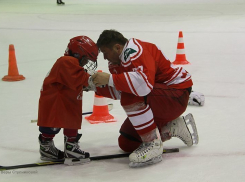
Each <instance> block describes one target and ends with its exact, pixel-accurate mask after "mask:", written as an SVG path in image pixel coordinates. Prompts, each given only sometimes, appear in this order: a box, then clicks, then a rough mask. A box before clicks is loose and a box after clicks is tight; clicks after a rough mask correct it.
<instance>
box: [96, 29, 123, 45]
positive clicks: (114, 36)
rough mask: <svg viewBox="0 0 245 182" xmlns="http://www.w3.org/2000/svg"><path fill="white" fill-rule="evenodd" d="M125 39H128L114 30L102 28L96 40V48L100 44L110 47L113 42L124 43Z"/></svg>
mask: <svg viewBox="0 0 245 182" xmlns="http://www.w3.org/2000/svg"><path fill="white" fill-rule="evenodd" d="M127 41H128V39H126V38H125V37H124V36H123V35H122V34H121V33H120V32H118V31H116V30H104V31H103V32H102V33H101V34H100V37H99V39H98V40H97V46H98V48H101V47H102V46H105V47H108V48H112V47H113V45H115V44H120V45H125V44H126V42H127Z"/></svg>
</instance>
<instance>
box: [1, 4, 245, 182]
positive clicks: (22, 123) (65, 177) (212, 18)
mask: <svg viewBox="0 0 245 182" xmlns="http://www.w3.org/2000/svg"><path fill="white" fill-rule="evenodd" d="M64 2H65V3H66V4H65V6H57V5H56V1H55V0H39V1H38V0H0V73H1V74H0V76H1V78H2V77H4V76H5V75H7V74H8V46H9V44H14V46H15V53H16V59H17V64H18V69H19V73H20V74H22V75H23V76H25V77H26V79H25V80H24V81H19V82H4V81H0V165H2V166H7V165H16V164H25V163H33V162H41V161H40V159H39V153H38V149H39V144H38V140H37V137H38V135H39V131H38V127H37V125H36V124H35V123H31V122H30V121H31V120H32V119H36V118H37V112H38V99H39V90H40V88H41V85H42V82H43V79H44V77H45V75H46V73H47V72H48V71H49V69H50V68H51V67H52V65H53V63H54V62H55V61H56V59H57V58H59V57H60V56H62V55H63V53H64V51H65V49H66V46H67V43H68V41H69V39H70V38H72V37H74V36H78V35H87V36H89V37H91V38H92V39H93V40H94V41H97V39H98V36H99V34H100V33H101V32H102V31H103V30H104V29H116V30H118V31H120V32H121V33H123V34H124V35H125V36H126V37H127V38H131V37H135V38H138V39H141V40H144V41H149V42H152V43H155V44H157V45H158V46H159V47H161V49H162V50H163V51H164V53H165V55H166V56H167V57H168V58H169V59H170V60H171V61H174V59H175V55H176V47H177V41H178V32H179V31H183V35H184V43H185V52H186V57H187V60H188V61H189V62H190V63H191V64H190V65H185V66H184V68H186V69H187V71H189V72H190V73H191V74H192V78H193V81H194V86H193V89H194V90H196V91H198V92H202V93H203V94H204V95H205V97H206V103H205V105H204V106H203V107H197V106H188V108H187V110H186V112H185V114H187V113H192V114H193V115H194V117H195V120H196V124H197V128H198V131H199V137H200V141H199V144H198V145H197V146H193V147H191V148H188V147H186V146H185V145H184V144H183V143H182V142H181V141H180V140H178V139H172V140H170V141H168V142H166V143H164V146H165V148H171V147H179V148H180V152H179V153H175V154H166V155H164V158H163V161H162V162H161V163H159V164H156V165H152V166H148V167H145V168H139V169H132V168H129V166H128V163H129V161H128V159H127V158H123V159H113V160H104V161H98V162H96V161H95V162H91V163H89V164H85V165H78V166H72V167H70V166H65V165H57V166H47V167H38V168H27V169H19V170H11V171H9V172H8V173H7V172H6V171H5V172H4V171H0V181H1V182H13V181H18V182H19V181H23V182H27V181H36V182H38V181H42V182H43V181H57V182H59V181H69V182H73V181H86V182H87V181H89V182H90V181H106V182H117V181H122V182H124V181H128V182H134V181H141V182H149V181H154V182H158V181H167V182H220V181H222V182H231V181H232V182H243V181H245V172H244V169H245V119H244V108H245V93H244V92H245V81H244V78H245V46H244V44H245V1H244V0H233V1H230V0H175V1H172V0H151V1H150V0H134V1H132V0H106V1H105V0H104V1H102V0H101V1H99V0H64ZM98 62H99V69H101V70H103V71H108V69H107V61H106V60H104V59H103V56H102V55H100V56H99V60H98ZM93 98H94V94H93V93H85V94H84V104H83V106H84V109H83V111H84V112H87V111H92V106H93ZM113 103H114V108H113V110H112V111H111V112H110V113H111V114H112V115H113V116H115V117H116V118H117V120H118V121H117V122H116V123H108V124H97V125H92V124H90V123H88V122H87V121H86V120H85V119H84V120H83V124H82V129H81V131H80V132H81V133H82V134H83V137H82V138H81V143H80V144H81V147H82V149H84V150H86V151H89V152H90V153H91V155H92V156H95V155H104V154H115V153H121V152H122V151H121V150H120V149H119V147H118V146H117V137H118V135H119V133H118V130H119V128H120V126H121V124H122V123H123V121H124V119H125V117H126V115H125V114H124V112H123V110H122V108H121V107H120V103H119V102H118V101H114V102H113ZM163 109H164V108H163ZM55 144H56V146H57V147H58V148H60V149H62V148H63V133H62V132H60V134H58V135H57V136H56V138H55ZM17 172H18V173H17ZM24 172H27V173H24ZM28 172H29V173H33V174H28Z"/></svg>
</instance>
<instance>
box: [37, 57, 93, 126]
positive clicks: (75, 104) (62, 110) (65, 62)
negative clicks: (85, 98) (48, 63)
mask: <svg viewBox="0 0 245 182" xmlns="http://www.w3.org/2000/svg"><path fill="white" fill-rule="evenodd" d="M88 78H89V74H87V73H86V72H85V71H84V68H83V67H81V66H79V62H78V60H77V59H76V58H74V57H71V56H63V57H60V58H59V59H58V60H57V61H56V63H55V64H54V65H53V67H52V69H51V71H50V72H49V73H48V75H47V76H46V78H45V79H44V82H43V86H42V89H41V95H40V99H39V111H38V123H37V125H38V126H42V127H53V128H69V129H80V128H81V123H82V95H83V86H88Z"/></svg>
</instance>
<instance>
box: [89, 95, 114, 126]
mask: <svg viewBox="0 0 245 182" xmlns="http://www.w3.org/2000/svg"><path fill="white" fill-rule="evenodd" d="M85 119H87V120H88V121H89V122H90V123H91V124H98V123H110V122H115V121H116V119H115V118H114V117H113V116H112V115H110V114H109V110H108V104H107V100H106V98H105V97H102V96H99V95H96V94H95V97H94V106H93V113H92V114H91V115H90V116H86V117H85Z"/></svg>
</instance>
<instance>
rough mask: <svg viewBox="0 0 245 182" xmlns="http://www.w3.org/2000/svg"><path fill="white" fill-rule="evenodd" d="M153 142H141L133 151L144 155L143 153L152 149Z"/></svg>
mask: <svg viewBox="0 0 245 182" xmlns="http://www.w3.org/2000/svg"><path fill="white" fill-rule="evenodd" d="M154 144H155V141H152V142H145V143H142V144H141V145H140V146H139V148H137V149H136V150H135V153H136V154H137V155H138V156H144V155H145V154H147V153H148V152H149V151H150V150H151V149H153V147H154Z"/></svg>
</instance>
